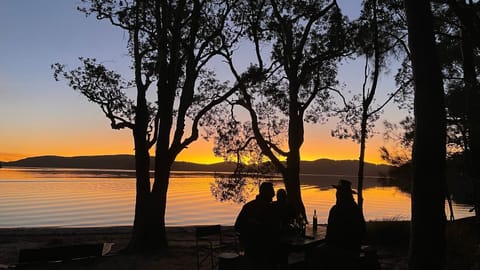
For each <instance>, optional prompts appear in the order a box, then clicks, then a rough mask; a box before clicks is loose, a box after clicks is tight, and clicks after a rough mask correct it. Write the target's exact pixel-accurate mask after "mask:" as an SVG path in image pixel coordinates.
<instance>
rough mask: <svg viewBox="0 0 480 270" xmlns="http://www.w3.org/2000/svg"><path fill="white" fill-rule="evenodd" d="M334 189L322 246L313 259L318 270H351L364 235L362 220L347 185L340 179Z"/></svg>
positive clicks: (356, 263) (356, 261)
mask: <svg viewBox="0 0 480 270" xmlns="http://www.w3.org/2000/svg"><path fill="white" fill-rule="evenodd" d="M333 187H335V188H336V203H335V205H334V206H332V208H331V209H330V212H329V215H328V223H327V234H326V236H325V240H326V244H325V245H322V246H320V247H318V248H317V249H316V251H315V253H316V256H314V257H316V258H315V260H316V262H317V263H319V264H320V265H321V266H322V269H355V266H356V265H358V262H359V256H360V248H361V245H362V240H363V237H364V234H365V232H366V225H365V219H364V217H363V214H362V211H361V210H360V207H359V206H358V205H357V203H356V202H355V200H354V198H353V194H356V192H355V191H353V190H352V189H351V183H350V181H347V180H340V181H339V183H338V185H334V186H333Z"/></svg>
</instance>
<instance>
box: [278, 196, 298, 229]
mask: <svg viewBox="0 0 480 270" xmlns="http://www.w3.org/2000/svg"><path fill="white" fill-rule="evenodd" d="M273 206H274V208H275V211H277V215H278V219H279V220H280V232H281V233H289V232H290V231H291V230H292V228H290V226H291V225H292V223H293V221H294V220H295V209H294V208H293V206H292V204H291V203H290V202H289V201H288V197H287V191H285V189H283V188H281V189H278V190H277V200H276V201H274V202H273Z"/></svg>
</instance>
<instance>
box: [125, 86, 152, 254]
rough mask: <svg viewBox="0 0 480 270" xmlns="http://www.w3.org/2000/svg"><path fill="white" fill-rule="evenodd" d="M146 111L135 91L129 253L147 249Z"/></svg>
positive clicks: (144, 100) (148, 202)
mask: <svg viewBox="0 0 480 270" xmlns="http://www.w3.org/2000/svg"><path fill="white" fill-rule="evenodd" d="M147 126H148V110H147V102H146V98H145V91H142V89H138V90H137V108H136V113H135V127H134V129H133V138H134V144H135V176H136V200H135V217H134V221H133V232H132V238H131V239H130V243H129V246H128V250H129V251H133V252H134V251H139V250H145V249H148V248H149V246H150V245H151V244H150V243H149V234H150V233H149V231H150V226H149V220H148V216H149V212H150V206H149V205H150V154H149V153H148V150H149V147H148V142H147V140H146V139H147Z"/></svg>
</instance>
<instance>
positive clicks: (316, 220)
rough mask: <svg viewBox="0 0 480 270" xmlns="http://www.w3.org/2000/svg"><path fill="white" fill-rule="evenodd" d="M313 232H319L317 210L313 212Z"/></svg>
mask: <svg viewBox="0 0 480 270" xmlns="http://www.w3.org/2000/svg"><path fill="white" fill-rule="evenodd" d="M312 220H313V222H312V223H313V231H314V232H316V231H317V225H318V219H317V209H315V210H313V219H312Z"/></svg>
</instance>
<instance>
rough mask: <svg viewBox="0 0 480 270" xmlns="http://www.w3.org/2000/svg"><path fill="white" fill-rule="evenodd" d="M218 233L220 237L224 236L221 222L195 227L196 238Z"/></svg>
mask: <svg viewBox="0 0 480 270" xmlns="http://www.w3.org/2000/svg"><path fill="white" fill-rule="evenodd" d="M213 235H217V236H218V237H219V238H220V239H221V237H222V228H221V226H220V225H219V224H217V225H207V226H198V227H196V228H195V238H196V239H200V238H203V237H207V236H213Z"/></svg>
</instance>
